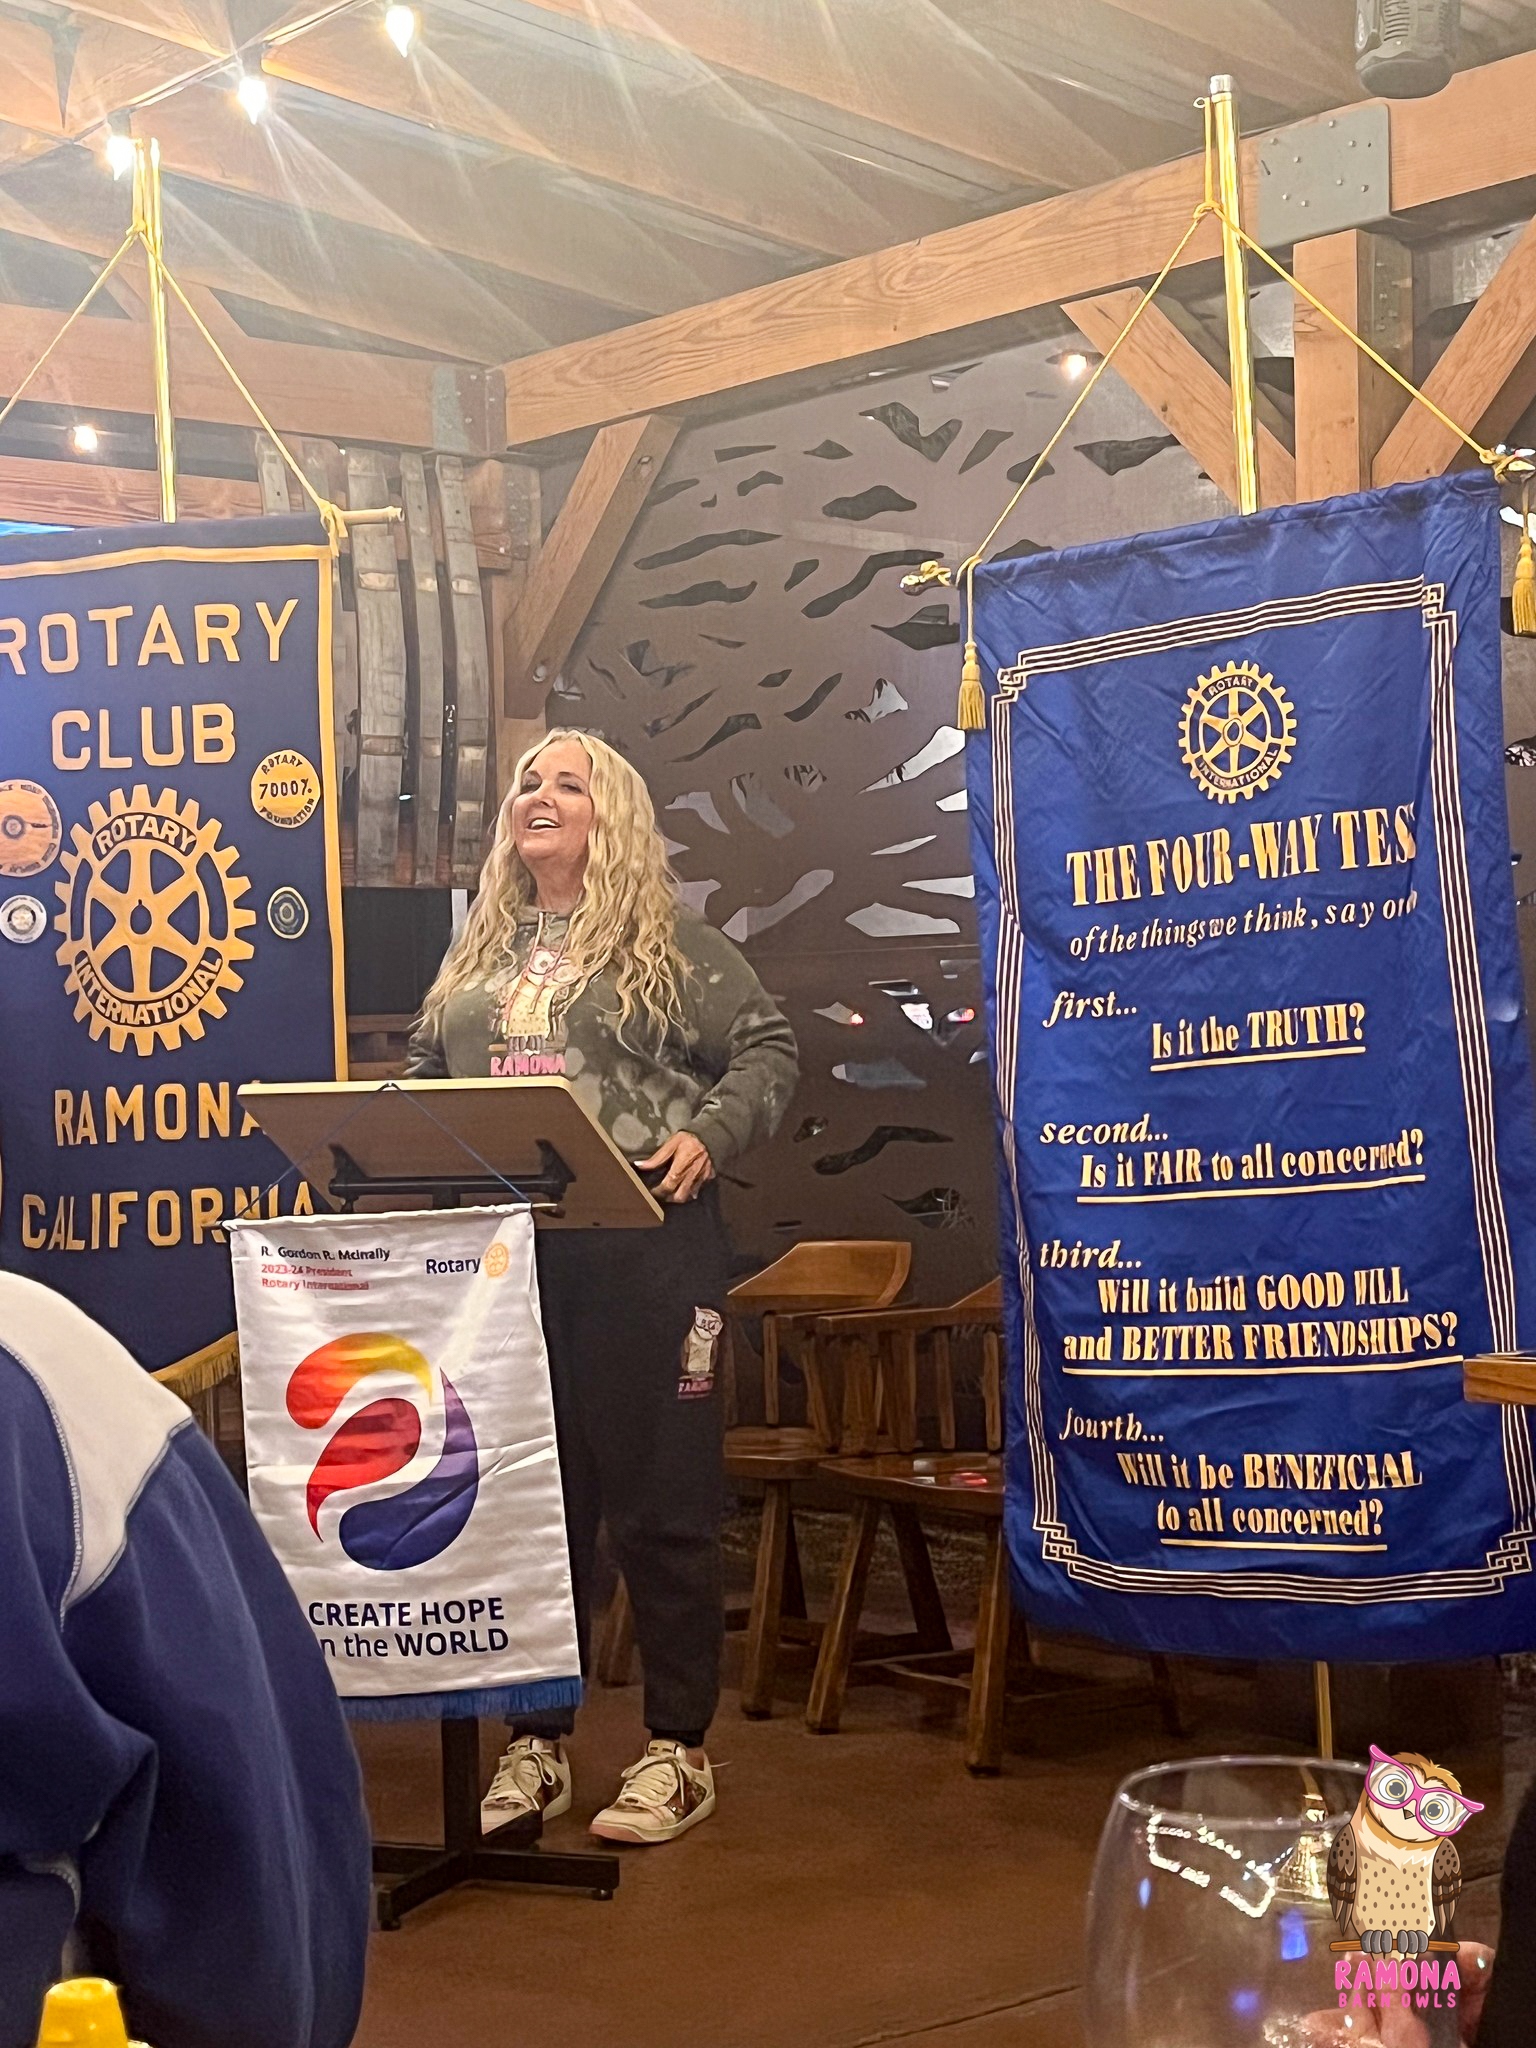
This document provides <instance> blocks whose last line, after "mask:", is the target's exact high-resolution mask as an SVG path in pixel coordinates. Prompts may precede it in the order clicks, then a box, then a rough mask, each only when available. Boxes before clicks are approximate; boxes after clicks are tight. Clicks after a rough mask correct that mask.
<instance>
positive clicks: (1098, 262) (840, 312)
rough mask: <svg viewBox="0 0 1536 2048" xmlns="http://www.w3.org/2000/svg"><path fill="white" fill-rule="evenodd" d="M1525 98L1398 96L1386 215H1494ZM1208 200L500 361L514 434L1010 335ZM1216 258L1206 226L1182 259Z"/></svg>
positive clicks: (880, 264) (1147, 183) (1128, 192)
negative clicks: (1436, 207)
mask: <svg viewBox="0 0 1536 2048" xmlns="http://www.w3.org/2000/svg"><path fill="white" fill-rule="evenodd" d="M1532 94H1536V52H1525V53H1523V54H1521V55H1519V56H1515V57H1508V58H1505V59H1504V60H1503V61H1502V62H1501V63H1498V64H1488V65H1485V66H1483V67H1482V68H1481V69H1480V70H1477V71H1469V72H1462V73H1461V74H1460V75H1459V76H1458V77H1457V78H1455V79H1453V80H1452V81H1451V83H1450V85H1448V86H1447V87H1446V89H1445V90H1444V92H1442V93H1439V94H1437V95H1435V97H1434V98H1433V99H1426V100H1403V101H1399V102H1396V103H1395V104H1394V105H1393V108H1392V164H1393V187H1392V197H1393V208H1394V211H1399V212H1400V211H1405V210H1407V209H1408V208H1409V207H1411V206H1428V205H1432V204H1435V203H1437V202H1440V201H1443V200H1448V199H1452V198H1465V196H1466V195H1467V194H1470V193H1480V194H1484V195H1485V196H1484V197H1483V199H1482V200H1481V208H1482V210H1483V212H1484V217H1485V218H1487V219H1489V220H1496V219H1497V217H1498V215H1497V209H1498V206H1499V204H1500V199H1499V194H1498V192H1497V190H1496V189H1493V188H1497V187H1499V186H1502V185H1507V184H1512V183H1516V182H1518V181H1520V180H1523V179H1526V178H1533V177H1536V131H1533V130H1532V128H1531V125H1530V124H1529V123H1528V122H1522V121H1511V120H1510V119H1509V109H1510V107H1512V106H1519V105H1523V104H1524V102H1525V99H1526V98H1527V97H1528V96H1530V95H1532ZM1258 150H1259V142H1258V139H1257V138H1255V137H1250V138H1249V139H1248V140H1247V141H1246V142H1245V143H1244V145H1243V173H1244V181H1245V186H1246V188H1247V192H1248V196H1249V203H1250V205H1251V202H1252V193H1253V183H1254V179H1255V178H1256V176H1257V174H1258V173H1257V166H1258ZM1201 189H1202V186H1201V167H1200V164H1199V161H1198V160H1197V159H1195V158H1190V159H1186V160H1181V161H1180V162H1177V163H1171V164H1159V165H1155V166H1153V167H1152V168H1150V169H1148V170H1143V171H1132V172H1129V173H1128V174H1127V175H1126V176H1125V177H1123V178H1118V179H1116V180H1114V182H1113V183H1111V184H1108V185H1101V186H1098V187H1096V188H1093V189H1090V190H1088V191H1086V192H1073V193H1067V194H1063V195H1060V196H1057V197H1053V198H1050V199H1042V200H1039V201H1037V202H1036V204H1034V205H1033V206H1021V207H1015V208H1013V209H1012V210H1011V211H1008V212H1004V213H998V214H993V215H991V216H990V217H989V218H987V219H985V220H979V221H969V222H967V223H965V224H964V225H963V226H961V227H956V228H950V229H948V230H946V231H945V232H944V233H942V234H936V235H929V236H926V237H925V238H924V239H923V240H922V241H919V242H908V243H904V244H901V245H899V246H897V247H895V248H890V249H882V250H879V251H877V252H876V253H875V254H874V255H872V256H865V257H860V258H856V259H854V260H853V261H851V262H846V263H838V264H831V265H828V266H827V267H826V268H824V269H822V270H816V271H812V272H810V273H809V274H808V275H806V276H803V277H793V278H787V279H784V280H782V281H780V282H778V283H775V284H768V285H759V286H758V287H756V288H755V289H754V290H752V291H749V292H742V293H740V294H739V295H738V296H737V297H736V298H734V299H722V300H718V301H716V303H715V304H713V305H709V306H696V307H693V308H691V309H690V310H688V311H686V312H681V313H669V314H666V315H664V316H663V317H662V318H661V319H658V320H648V321H645V322H643V323H642V324H641V325H639V326H636V327H630V328H626V329H625V330H624V332H623V333H622V334H616V335H599V336H598V337H596V338H595V339H594V340H592V341H589V342H582V343H579V344H577V345H575V346H573V347H570V348H564V349H554V350H551V351H549V352H548V353H546V354H544V355H542V356H533V357H527V358H524V359H523V360H521V361H518V362H514V363H508V364H507V365H505V375H506V383H507V425H508V438H509V440H510V441H511V442H513V443H514V444H516V445H519V446H528V445H531V444H533V443H535V442H537V441H540V440H544V439H547V438H551V437H553V436H556V435H560V434H568V433H573V432H578V431H583V430H585V431H590V430H591V429H592V428H593V427H594V426H598V425H601V424H602V423H603V422H604V421H607V420H614V419H622V418H624V417H625V416H626V415H627V414H630V413H640V412H654V411H657V410H658V409H663V408H671V407H690V406H692V407H699V406H704V405H711V406H718V405H723V404H724V403H725V401H726V400H727V398H728V397H729V398H730V399H731V400H733V401H735V400H737V399H738V397H739V394H743V393H745V392H747V391H751V390H760V389H761V388H762V387H764V386H769V387H771V388H773V389H775V390H777V391H790V390H794V389H797V388H803V382H804V380H806V379H810V378H817V377H821V376H823V375H824V374H825V373H826V372H827V371H828V370H831V369H834V368H837V369H841V370H843V371H845V372H846V371H847V370H849V369H850V368H851V367H852V366H853V365H855V364H866V365H867V364H869V363H870V362H872V361H879V360H882V359H883V360H890V359H891V358H892V356H893V353H894V352H895V351H897V350H902V349H906V350H910V349H911V348H912V346H913V345H914V344H918V343H930V342H932V343H937V342H938V341H939V340H940V339H941V338H942V339H943V341H944V342H945V343H946V344H949V343H951V342H958V340H959V338H960V337H962V336H964V335H967V334H969V336H970V339H971V340H972V341H975V340H976V339H977V338H978V336H981V337H982V338H985V337H986V333H987V330H988V329H989V328H990V329H991V330H992V332H993V334H996V333H998V332H999V331H1004V332H1005V331H1006V323H1008V322H1011V321H1014V320H1016V319H1017V316H1018V315H1019V314H1021V313H1025V312H1028V311H1031V310H1033V309H1035V308H1038V307H1042V306H1051V305H1059V304H1061V303H1062V302H1063V301H1065V300H1068V299H1078V298H1083V297H1086V296H1090V295H1092V294H1095V293H1098V292H1102V291H1104V290H1107V289H1111V288H1113V287H1115V286H1118V285H1123V284H1129V283H1133V282H1135V281H1136V280H1138V279H1140V278H1144V277H1146V276H1148V275H1149V274H1150V270H1151V268H1152V267H1155V265H1156V264H1157V263H1158V262H1159V261H1160V260H1161V259H1162V257H1163V255H1164V253H1165V252H1169V251H1171V250H1172V249H1173V247H1174V245H1175V244H1176V243H1177V241H1178V239H1179V236H1180V235H1181V234H1182V233H1183V231H1184V229H1185V227H1186V226H1187V225H1188V223H1189V219H1190V215H1191V212H1192V209H1193V208H1194V206H1195V204H1196V202H1197V201H1198V199H1199V198H1200V196H1201ZM1250 217H1252V216H1251V214H1250ZM1216 253H1217V237H1216V233H1215V230H1214V227H1213V226H1212V225H1211V223H1209V222H1207V223H1205V224H1204V225H1203V226H1202V228H1201V230H1200V231H1199V232H1198V233H1197V234H1196V235H1195V236H1194V238H1193V239H1192V240H1191V242H1190V244H1189V247H1188V248H1187V249H1186V251H1185V254H1184V262H1185V263H1186V264H1190V263H1196V262H1201V261H1205V260H1207V259H1209V258H1211V257H1213V256H1214V255H1215V254H1216Z"/></svg>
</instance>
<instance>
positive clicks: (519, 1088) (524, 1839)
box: [239, 1079, 662, 1930]
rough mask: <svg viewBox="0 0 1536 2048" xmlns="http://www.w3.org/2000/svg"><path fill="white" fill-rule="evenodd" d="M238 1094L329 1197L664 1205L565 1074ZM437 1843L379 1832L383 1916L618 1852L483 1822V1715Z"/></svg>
mask: <svg viewBox="0 0 1536 2048" xmlns="http://www.w3.org/2000/svg"><path fill="white" fill-rule="evenodd" d="M239 1094H240V1100H241V1102H242V1104H243V1105H244V1106H245V1107H246V1108H247V1109H248V1110H249V1111H250V1113H251V1115H252V1116H253V1117H254V1118H255V1120H256V1121H257V1123H258V1124H260V1126H261V1128H262V1129H263V1130H264V1131H265V1132H266V1134H267V1136H268V1137H269V1138H271V1139H272V1141H273V1142H274V1143H275V1144H276V1145H277V1146H278V1147H279V1149H280V1150H281V1151H283V1152H285V1153H286V1154H287V1156H288V1158H289V1159H290V1160H291V1161H292V1163H293V1164H294V1165H295V1166H296V1167H297V1168H298V1169H299V1170H300V1172H302V1173H303V1174H304V1176H305V1178H306V1180H308V1181H309V1183H310V1185H311V1186H312V1187H313V1188H314V1189H315V1190H316V1191H317V1192H318V1193H320V1194H322V1195H323V1196H324V1197H325V1198H326V1199H328V1200H329V1201H330V1202H332V1203H333V1204H335V1205H336V1206H337V1207H339V1208H341V1209H344V1210H347V1211H351V1210H354V1209H355V1208H356V1206H357V1204H358V1202H359V1201H362V1200H370V1201H377V1200H378V1199H379V1198H383V1199H384V1200H386V1201H389V1202H393V1203H399V1202H401V1201H402V1200H403V1201H405V1202H412V1201H424V1202H425V1203H427V1204H429V1205H430V1206H431V1207H432V1208H434V1209H453V1208H458V1207H459V1206H461V1205H462V1204H468V1205H471V1206H473V1204H475V1203H476V1202H480V1203H496V1204H498V1205H499V1206H504V1205H507V1204H517V1203H520V1202H521V1203H526V1204H527V1206H528V1207H529V1208H530V1209H531V1210H532V1212H533V1214H534V1218H535V1221H536V1223H537V1224H538V1225H539V1226H540V1227H541V1228H556V1229H558V1228H565V1229H580V1228H582V1227H587V1228H593V1227H599V1226H603V1227H608V1228H615V1227H616V1228H626V1227H628V1228H640V1229H644V1228H646V1227H647V1226H654V1225H656V1224H659V1223H660V1222H661V1220H662V1218H661V1210H660V1208H659V1207H658V1206H657V1204H656V1202H655V1200H654V1198H653V1197H652V1195H651V1194H650V1192H649V1190H648V1189H647V1188H646V1187H645V1185H644V1184H643V1182H641V1181H640V1180H639V1179H638V1178H637V1176H636V1174H635V1172H634V1169H633V1168H632V1167H631V1166H630V1164H629V1162H628V1160H626V1159H625V1158H624V1156H623V1154H622V1153H620V1152H619V1151H618V1149H617V1148H616V1147H615V1146H614V1144H613V1143H612V1141H611V1140H610V1139H609V1137H608V1135H607V1133H606V1132H604V1131H603V1130H602V1129H601V1128H600V1127H599V1126H598V1125H597V1124H595V1123H593V1122H592V1120H591V1119H590V1117H588V1116H587V1114H586V1112H585V1111H584V1110H583V1109H582V1107H581V1105H580V1104H579V1103H578V1102H577V1101H576V1099H575V1097H574V1096H573V1095H572V1094H571V1092H570V1088H569V1085H568V1084H567V1083H566V1082H564V1081H563V1080H546V1079H539V1080H530V1081H408V1082H403V1083H401V1082H393V1081H386V1082H383V1083H375V1082H357V1081H340V1082H304V1083H297V1084H293V1085H289V1086H282V1085H271V1084H266V1083H261V1082H252V1083H250V1084H249V1085H248V1086H246V1087H244V1088H242V1089H241V1090H240V1091H239ZM438 1725H439V1727H440V1729H441V1739H442V1809H443V1839H442V1841H441V1842H375V1843H374V1845H373V1869H374V1875H375V1877H377V1878H380V1879H382V1880H384V1882H381V1883H380V1884H379V1885H378V1886H377V1888H376V1899H377V1910H378V1922H379V1926H380V1927H381V1928H383V1929H386V1930H393V1929H395V1928H397V1927H399V1925H400V1922H401V1920H402V1918H403V1917H404V1916H405V1914H407V1913H409V1912H411V1911H412V1910H413V1909H414V1908H415V1907H417V1906H422V1905H425V1904H426V1902H427V1901H428V1900H429V1899H435V1898H439V1897H441V1896H442V1894H443V1893H444V1892H447V1891H451V1890H453V1888H454V1887H455V1886H456V1885H461V1884H536V1885H553V1886H556V1887H559V1888H560V1889H562V1890H570V1891H585V1892H588V1893H589V1894H590V1895H591V1896H592V1897H593V1898H594V1899H611V1898H612V1897H613V1894H614V1892H615V1891H616V1890H617V1888H618V1883H619V1859H618V1857H617V1856H615V1855H613V1854H611V1853H609V1854H601V1853H595V1852H590V1851H587V1852H571V1853H564V1854H562V1853H557V1852H555V1851H552V1850H548V1849H544V1848H541V1847H540V1846H539V1835H540V1832H541V1823H540V1821H539V1820H538V1818H537V1817H536V1816H529V1817H528V1818H527V1819H524V1820H513V1821H508V1822H506V1823H505V1824H504V1825H503V1826H501V1827H499V1828H496V1829H494V1830H493V1831H492V1832H491V1833H490V1834H482V1832H481V1828H480V1723H479V1721H478V1720H475V1719H472V1718H468V1717H465V1718H461V1719H452V1720H449V1719H444V1720H442V1721H441V1722H440V1723H439V1724H438Z"/></svg>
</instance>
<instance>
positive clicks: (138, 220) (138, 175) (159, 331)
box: [133, 140, 176, 526]
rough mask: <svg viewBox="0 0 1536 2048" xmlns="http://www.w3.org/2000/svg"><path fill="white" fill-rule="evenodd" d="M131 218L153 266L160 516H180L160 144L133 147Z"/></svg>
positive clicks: (168, 520)
mask: <svg viewBox="0 0 1536 2048" xmlns="http://www.w3.org/2000/svg"><path fill="white" fill-rule="evenodd" d="M133 222H134V226H135V228H136V229H137V230H138V232H139V234H140V236H141V237H142V239H143V243H144V255H145V258H146V260H147V262H148V264H149V331H150V347H151V349H152V350H153V353H154V371H155V467H156V468H157V469H158V471H159V473H160V517H161V518H162V519H163V520H164V521H165V523H166V525H168V526H169V525H170V524H171V522H172V521H173V520H174V519H175V517H176V423H175V420H174V419H173V417H172V414H171V341H170V331H169V324H168V322H167V320H166V316H165V232H164V228H163V226H162V223H161V216H160V145H159V143H158V142H155V141H150V142H147V143H146V142H141V141H137V140H136V141H135V142H134V145H133Z"/></svg>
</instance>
